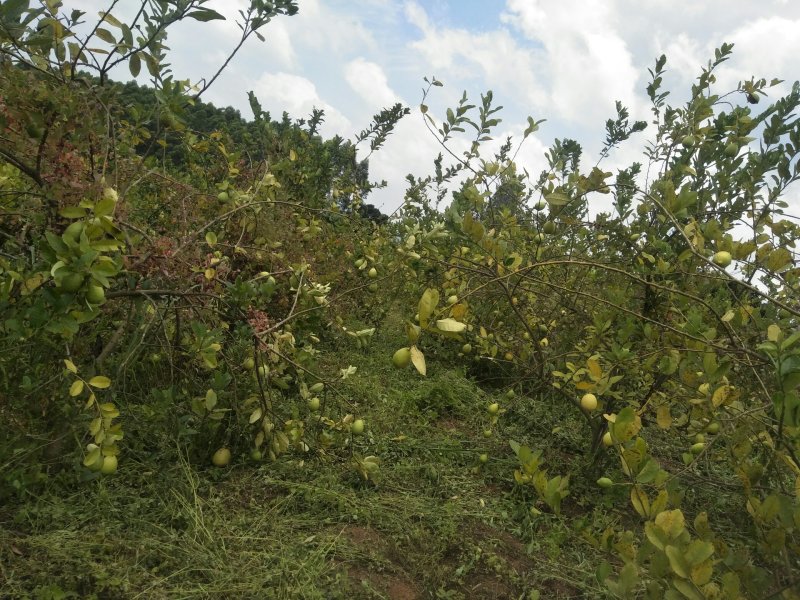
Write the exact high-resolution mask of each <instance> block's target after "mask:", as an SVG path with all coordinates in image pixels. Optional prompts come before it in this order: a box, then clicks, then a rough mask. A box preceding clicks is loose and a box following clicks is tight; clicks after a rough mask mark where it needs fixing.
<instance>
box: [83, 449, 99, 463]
mask: <svg viewBox="0 0 800 600" xmlns="http://www.w3.org/2000/svg"><path fill="white" fill-rule="evenodd" d="M98 458H100V448H92V449H91V450H90V451H89V453H88V454H87V455H86V456H85V457H84V459H83V466H84V467H89V466H91V465H93V464H94V463H96V462H97V459H98Z"/></svg>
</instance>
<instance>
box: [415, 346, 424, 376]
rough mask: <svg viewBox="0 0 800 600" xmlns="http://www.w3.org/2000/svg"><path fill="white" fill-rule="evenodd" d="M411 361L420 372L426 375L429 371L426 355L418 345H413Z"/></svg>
mask: <svg viewBox="0 0 800 600" xmlns="http://www.w3.org/2000/svg"><path fill="white" fill-rule="evenodd" d="M411 363H412V364H413V365H414V368H415V369H416V370H417V371H419V374H420V375H422V376H423V377H424V376H425V374H426V373H427V370H426V367H425V355H424V354H423V353H422V352H421V351H420V350H419V348H417V347H416V346H411Z"/></svg>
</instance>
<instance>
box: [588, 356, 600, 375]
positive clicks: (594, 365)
mask: <svg viewBox="0 0 800 600" xmlns="http://www.w3.org/2000/svg"><path fill="white" fill-rule="evenodd" d="M586 366H588V367H589V373H590V374H591V375H592V379H594V380H597V379H600V378H601V377H602V376H603V370H602V369H601V368H600V361H599V360H598V359H597V358H596V357H594V356H593V357H592V358H590V359H589V360H587V361H586Z"/></svg>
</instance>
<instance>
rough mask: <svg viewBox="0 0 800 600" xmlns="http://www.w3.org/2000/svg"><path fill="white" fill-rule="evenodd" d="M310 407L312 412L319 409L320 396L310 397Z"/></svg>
mask: <svg viewBox="0 0 800 600" xmlns="http://www.w3.org/2000/svg"><path fill="white" fill-rule="evenodd" d="M308 409H309V410H310V411H311V412H317V411H318V410H319V398H317V397H316V396H314V397H313V398H309V399H308Z"/></svg>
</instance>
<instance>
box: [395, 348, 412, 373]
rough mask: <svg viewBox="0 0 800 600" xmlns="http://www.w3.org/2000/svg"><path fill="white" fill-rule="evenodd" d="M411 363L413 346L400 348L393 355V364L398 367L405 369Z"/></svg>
mask: <svg viewBox="0 0 800 600" xmlns="http://www.w3.org/2000/svg"><path fill="white" fill-rule="evenodd" d="M410 363H411V348H400V349H399V350H398V351H397V352H395V353H394V356H392V364H393V365H394V366H395V367H397V368H398V369H405V368H406V367H407V366H408V365H409V364H410Z"/></svg>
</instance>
